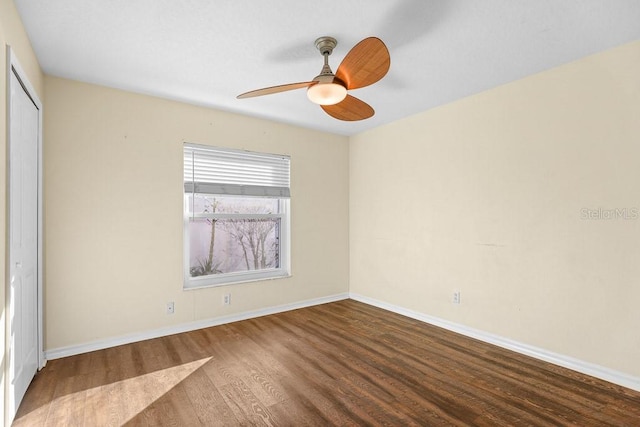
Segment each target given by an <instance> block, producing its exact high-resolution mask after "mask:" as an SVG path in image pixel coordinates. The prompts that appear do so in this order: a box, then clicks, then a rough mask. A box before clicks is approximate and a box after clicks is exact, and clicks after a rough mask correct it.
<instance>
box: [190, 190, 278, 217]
mask: <svg viewBox="0 0 640 427" xmlns="http://www.w3.org/2000/svg"><path fill="white" fill-rule="evenodd" d="M186 196H187V199H188V200H187V203H188V204H187V206H188V210H189V212H191V211H192V208H193V212H194V213H237V214H256V213H257V214H275V213H279V206H280V203H279V201H280V199H271V198H261V197H233V196H216V195H210V194H195V195H193V194H186ZM194 196H195V198H193V197H194ZM194 200H195V203H193V201H194Z"/></svg>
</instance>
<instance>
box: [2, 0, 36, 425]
mask: <svg viewBox="0 0 640 427" xmlns="http://www.w3.org/2000/svg"><path fill="white" fill-rule="evenodd" d="M7 45H8V46H11V48H12V50H13V53H14V55H15V56H16V57H17V59H18V61H19V62H20V65H21V66H22V69H23V70H24V72H25V73H26V74H27V76H28V79H29V81H30V83H31V85H32V86H33V88H34V90H35V91H36V92H37V94H38V97H39V98H40V100H41V101H42V96H43V90H42V88H43V75H42V71H41V70H40V66H39V64H38V60H37V59H36V56H35V54H34V52H33V49H32V48H31V43H30V42H29V39H28V37H27V35H26V33H25V31H24V27H23V25H22V21H21V20H20V17H19V16H18V13H17V11H16V9H15V5H14V4H13V1H11V0H0V50H1V52H0V69H1V70H2V71H1V75H2V82H0V188H3V192H2V194H3V196H2V197H0V223H1V224H4V226H3V227H1V228H0V241H1V242H2V243H1V244H0V251H1V252H2V259H3V260H4V261H3V262H2V263H0V278H1V279H0V280H2V286H0V307H1V309H2V313H1V315H0V319H1V321H0V355H1V357H2V360H1V361H0V375H2V377H1V378H0V402H2V403H0V420H4V419H5V410H4V408H5V407H4V405H5V404H6V401H5V391H6V388H5V387H6V384H5V379H6V378H7V375H8V371H7V368H8V366H7V360H8V359H7V358H8V357H9V355H10V353H9V352H10V348H9V346H8V342H7V341H6V337H7V335H6V332H7V328H8V327H9V325H8V322H7V321H6V320H7V317H6V315H5V308H6V301H7V300H6V290H7V286H8V280H7V270H6V263H7V234H6V232H7V230H6V225H7V218H6V209H7V191H6V189H7V179H6V176H7V157H6V154H7V108H6V107H7V102H6V99H7V85H6V81H7V80H6V79H7V76H6V70H7V55H6V46H7Z"/></svg>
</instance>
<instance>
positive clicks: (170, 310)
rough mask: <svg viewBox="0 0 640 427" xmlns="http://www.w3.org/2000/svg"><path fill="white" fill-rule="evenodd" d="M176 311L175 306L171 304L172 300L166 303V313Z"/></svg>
mask: <svg viewBox="0 0 640 427" xmlns="http://www.w3.org/2000/svg"><path fill="white" fill-rule="evenodd" d="M175 312H176V306H175V305H174V304H173V301H170V302H168V303H167V314H173V313H175Z"/></svg>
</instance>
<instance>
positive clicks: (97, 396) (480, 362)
mask: <svg viewBox="0 0 640 427" xmlns="http://www.w3.org/2000/svg"><path fill="white" fill-rule="evenodd" d="M14 425H15V426H32V425H36V426H40V425H43V426H48V425H51V426H72V425H78V426H109V425H112V426H119V425H127V426H129V425H130V426H137V425H149V426H158V425H172V426H198V425H204V426H216V425H224V426H233V425H275V426H305V425H318V426H327V425H347V426H348V425H358V426H359V425H393V426H405V425H426V426H439V425H455V426H462V425H478V426H499V425H509V426H520V425H535V426H559V425H575V426H606V425H612V426H640V393H639V392H635V391H633V390H629V389H626V388H623V387H620V386H616V385H614V384H610V383H607V382H605V381H601V380H598V379H595V378H592V377H588V376H585V375H582V374H579V373H576V372H573V371H570V370H567V369H564V368H561V367H558V366H555V365H551V364H547V363H545V362H541V361H539V360H536V359H532V358H529V357H527V356H523V355H520V354H517V353H513V352H510V351H508V350H504V349H501V348H498V347H495V346H492V345H489V344H485V343H482V342H480V341H477V340H473V339H470V338H466V337H463V336H460V335H457V334H455V333H452V332H449V331H446V330H443V329H440V328H437V327H434V326H430V325H427V324H424V323H421V322H419V321H416V320H413V319H410V318H406V317H403V316H400V315H397V314H394V313H390V312H387V311H384V310H381V309H378V308H375V307H371V306H368V305H365V304H362V303H359V302H355V301H352V300H346V301H340V302H335V303H331V304H324V305H320V306H315V307H310V308H305V309H301V310H295V311H290V312H286V313H281V314H276V315H272V316H265V317H261V318H257V319H252V320H246V321H241V322H236V323H232V324H228V325H223V326H217V327H212V328H207V329H202V330H198V331H193V332H189V333H184V334H179V335H173V336H168V337H164V338H158V339H153V340H149V341H143V342H139V343H135V344H129V345H124V346H120V347H116V348H110V349H107V350H101V351H95V352H92V353H87V354H82V355H78V356H73V357H68V358H64V359H58V360H52V361H50V362H49V363H48V364H47V366H46V368H45V369H43V370H42V371H41V372H40V373H38V375H37V376H36V378H35V379H34V381H33V383H32V384H31V386H30V388H29V390H28V391H27V394H26V396H25V399H24V401H23V403H22V405H21V407H20V409H19V412H18V415H17V418H16V421H15V422H14Z"/></svg>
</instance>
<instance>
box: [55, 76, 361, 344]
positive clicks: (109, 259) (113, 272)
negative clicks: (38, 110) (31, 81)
mask: <svg viewBox="0 0 640 427" xmlns="http://www.w3.org/2000/svg"><path fill="white" fill-rule="evenodd" d="M45 86H46V90H45V92H46V102H45V111H46V112H47V114H46V116H45V135H46V151H45V177H44V178H45V182H46V192H45V202H46V219H45V229H46V231H45V237H46V243H45V252H46V272H47V282H46V286H47V293H46V307H45V313H46V317H45V319H46V324H47V334H46V343H45V348H46V349H48V350H51V349H57V348H62V347H66V346H70V345H78V344H85V343H88V342H91V341H94V340H103V339H108V338H111V337H120V336H122V335H125V334H130V333H138V332H145V331H149V330H153V329H157V328H164V327H168V326H171V325H179V324H183V323H187V322H191V321H198V320H206V319H212V318H216V317H219V316H225V315H231V314H236V313H242V312H246V311H252V310H258V309H261V308H266V307H272V306H278V305H282V304H289V303H295V302H299V301H304V300H308V299H313V298H319V297H325V296H330V295H336V294H340V293H346V292H348V280H349V252H348V225H349V224H348V195H349V193H348V150H349V148H348V140H347V138H346V137H342V136H335V135H330V134H326V133H321V132H316V131H310V130H304V129H301V128H297V127H293V126H287V125H282V124H276V123H273V122H269V121H265V120H259V119H254V118H249V117H243V116H239V115H235V114H231V113H226V112H221V111H214V110H210V109H205V108H200V107H195V106H189V105H186V104H182V103H178V102H172V101H167V100H162V99H158V98H153V97H149V96H143V95H137V94H132V93H128V92H123V91H118V90H113V89H107V88H104V87H99V86H94V85H89V84H83V83H78V82H73V81H69V80H64V79H59V78H53V77H48V76H47V77H46V80H45ZM184 141H188V142H195V143H200V144H210V145H214V146H222V147H233V148H242V149H247V150H253V151H263V152H270V153H281V154H288V155H290V156H291V163H292V166H291V169H292V171H291V182H292V200H291V210H292V272H293V277H291V278H287V279H276V280H271V281H263V282H256V283H247V284H238V285H233V286H228V287H218V288H209V289H201V290H191V291H183V290H182V248H183V247H182V195H183V189H182V144H183V142H184ZM223 292H231V293H232V304H231V305H230V306H223V305H222V295H223ZM168 301H175V310H176V312H175V314H174V315H171V316H169V315H166V314H165V304H166V303H167V302H168Z"/></svg>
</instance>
